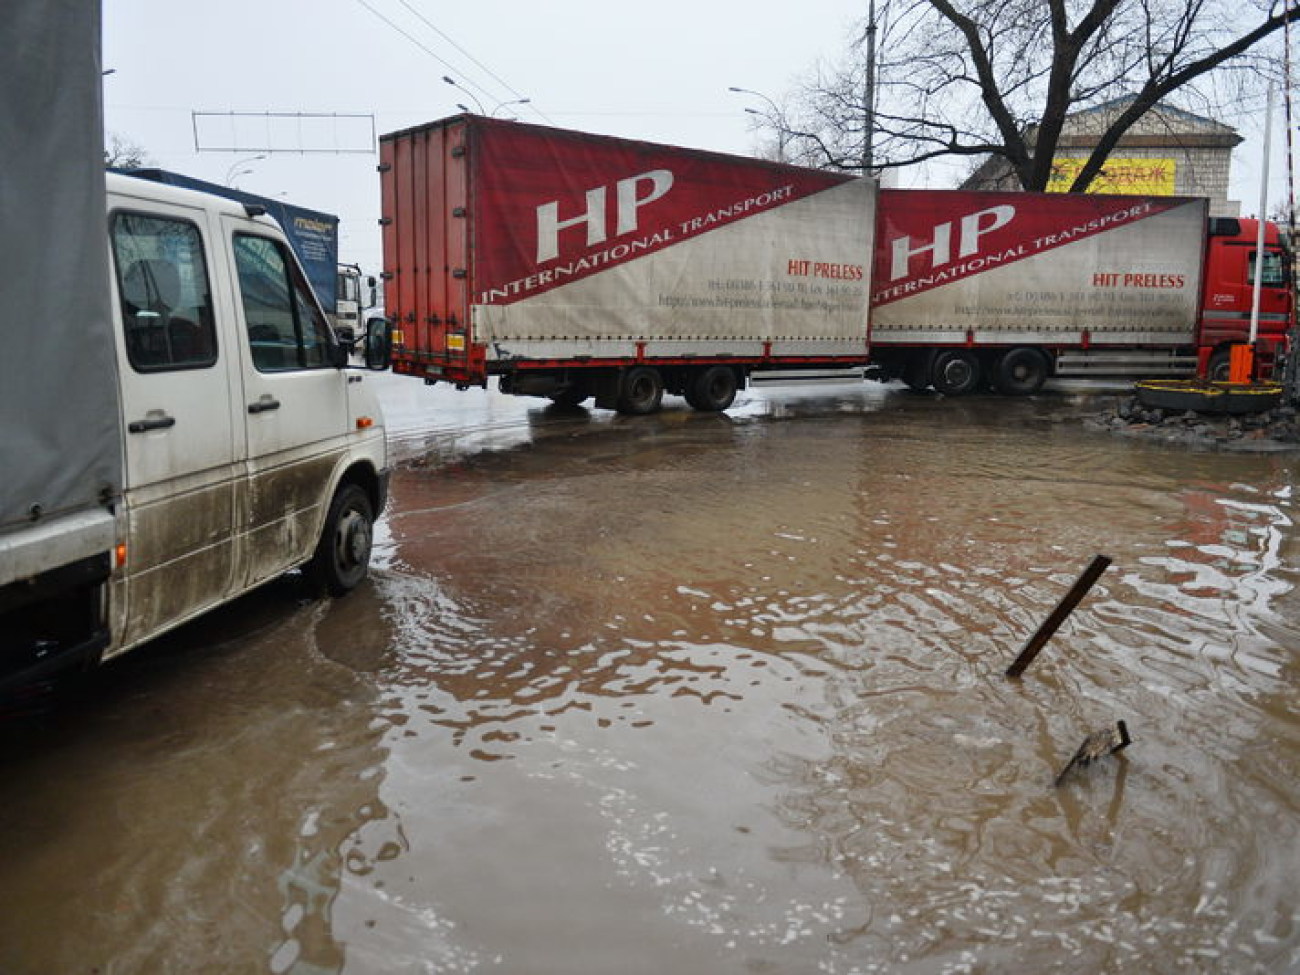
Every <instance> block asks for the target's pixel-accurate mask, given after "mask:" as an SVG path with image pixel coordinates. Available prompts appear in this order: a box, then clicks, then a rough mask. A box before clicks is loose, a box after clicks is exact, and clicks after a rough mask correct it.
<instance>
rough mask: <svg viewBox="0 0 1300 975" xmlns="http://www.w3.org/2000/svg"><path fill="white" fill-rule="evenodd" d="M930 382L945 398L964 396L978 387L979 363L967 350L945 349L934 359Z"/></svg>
mask: <svg viewBox="0 0 1300 975" xmlns="http://www.w3.org/2000/svg"><path fill="white" fill-rule="evenodd" d="M930 381H931V382H932V383H933V384H934V388H935V389H936V390H938V391H939V392H941V393H943V394H944V395H945V396H965V395H966V394H967V393H969V392H972V391H974V390H975V389H977V388H978V387H979V384H980V361H979V359H977V358H976V357H975V353H974V352H971V351H969V350H967V349H946V350H945V351H943V352H940V353H939V354H938V355H936V356H935V357H934V369H933V370H932V371H931V374H930Z"/></svg>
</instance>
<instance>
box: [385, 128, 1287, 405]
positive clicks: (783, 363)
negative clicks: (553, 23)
mask: <svg viewBox="0 0 1300 975" xmlns="http://www.w3.org/2000/svg"><path fill="white" fill-rule="evenodd" d="M380 173H381V176H380V180H381V206H382V216H381V221H380V222H381V224H382V225H383V231H382V232H383V249H384V275H383V276H384V279H385V285H386V287H385V295H386V305H385V309H386V313H387V317H388V319H389V321H390V322H391V323H392V326H393V333H392V337H393V348H392V355H393V359H392V361H393V368H394V370H395V371H397V372H401V373H405V374H408V375H412V376H417V377H420V378H422V379H424V380H425V381H426V382H430V383H435V382H447V383H452V384H455V385H457V386H461V387H468V386H475V385H477V386H485V385H487V383H488V381H489V379H490V378H492V377H496V378H497V381H498V383H499V388H500V389H501V390H502V391H503V392H507V393H513V394H517V395H533V396H547V397H550V398H551V399H553V400H556V401H560V402H568V403H580V402H583V401H584V400H586V399H587V398H589V397H594V399H595V403H596V405H597V406H601V407H612V408H614V409H617V410H620V411H622V412H625V413H645V412H649V411H652V410H654V409H657V408H658V406H659V404H660V401H661V397H662V395H663V393H664V392H665V391H667V392H670V393H676V394H680V395H683V396H684V397H685V398H686V400H687V402H688V403H689V404H690V405H691V406H693V407H695V408H696V409H700V410H722V409H726V408H727V406H729V405H730V404H731V402H732V400H733V398H734V396H735V394H736V391H737V390H738V389H740V388H743V386H744V385H745V384H746V383H747V382H750V381H752V380H757V379H762V378H766V377H781V378H787V379H799V378H808V379H813V378H822V377H825V376H828V375H831V376H852V375H858V376H861V375H864V374H865V375H870V376H874V377H875V378H878V379H882V380H890V379H895V378H901V379H903V380H904V381H906V382H907V383H908V384H909V385H911V386H912V387H914V388H916V389H925V388H927V387H933V388H935V389H937V390H939V391H941V392H943V393H946V394H948V395H960V394H964V393H969V392H971V391H974V390H976V389H983V388H988V387H990V386H991V387H992V388H994V389H996V390H998V391H1000V392H1003V393H1007V394H1026V393H1032V392H1034V391H1036V390H1037V389H1038V388H1039V387H1040V386H1041V385H1042V383H1043V382H1044V380H1046V379H1047V378H1048V377H1050V376H1125V375H1128V376H1154V375H1159V376H1177V375H1191V374H1194V373H1200V374H1201V375H1210V376H1213V377H1215V378H1226V375H1224V374H1225V373H1226V370H1227V362H1228V350H1229V348H1230V346H1231V345H1232V344H1233V343H1239V342H1243V341H1245V340H1246V338H1247V336H1248V334H1249V331H1250V323H1251V318H1252V304H1251V303H1252V298H1253V296H1254V292H1255V288H1254V277H1253V275H1254V269H1255V267H1256V266H1257V265H1258V266H1260V267H1262V275H1263V277H1262V280H1261V282H1260V284H1261V288H1260V289H1259V291H1260V307H1259V309H1258V310H1257V311H1256V315H1257V326H1258V327H1257V344H1258V352H1259V361H1260V363H1261V365H1262V367H1263V368H1264V369H1265V370H1267V369H1268V368H1270V367H1271V366H1272V364H1273V363H1274V362H1275V361H1276V360H1277V357H1278V355H1279V354H1280V353H1281V351H1282V350H1283V349H1284V348H1285V336H1286V333H1287V331H1288V330H1289V328H1290V326H1291V323H1292V320H1293V317H1294V309H1293V299H1292V288H1291V272H1290V259H1289V255H1288V254H1287V251H1286V248H1285V246H1284V245H1283V242H1282V239H1281V237H1280V236H1279V234H1278V230H1277V228H1276V227H1275V226H1273V225H1271V224H1269V225H1267V226H1266V228H1265V230H1266V235H1265V246H1264V253H1263V256H1262V259H1259V258H1258V255H1256V253H1255V252H1256V250H1257V247H1256V243H1255V240H1256V238H1255V234H1256V231H1257V229H1258V224H1257V223H1256V222H1255V221H1253V220H1245V219H1224V218H1210V217H1209V216H1208V214H1207V202H1206V201H1205V200H1203V199H1197V198H1178V197H1131V196H1093V195H1065V194H1045V193H988V192H965V191H955V190H892V189H887V190H879V189H878V188H877V186H876V183H875V181H873V180H870V179H861V178H854V177H851V176H848V175H846V174H842V173H830V172H825V171H821V170H813V169H806V168H801V167H796V166H789V165H785V164H781V163H775V162H769V161H764V160H758V159H752V158H748V157H738V156H729V155H723V154H719V153H711V152H703V151H699V150H693V149H683V148H678V147H673V146H665V145H658V144H653V143H647V142H639V141H634V140H627V139H619V138H610V137H605V136H598V135H591V134H588V133H582V132H574V131H569V130H563V129H557V128H551V127H546V126H538V125H531V124H524V123H519V122H514V121H506V120H500V119H490V118H484V117H481V116H476V115H459V116H455V117H452V118H449V119H443V120H441V121H437V122H434V123H431V124H428V125H423V126H418V127H415V128H411V129H405V130H402V131H400V132H394V133H391V134H388V135H385V136H383V137H381V139H380Z"/></svg>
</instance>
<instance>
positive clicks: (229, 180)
mask: <svg viewBox="0 0 1300 975" xmlns="http://www.w3.org/2000/svg"><path fill="white" fill-rule="evenodd" d="M265 158H266V154H265V153H262V154H261V155H258V156H249V157H248V158H247V159H240V160H238V161H236V162H234V163H232V164H231V166H230V168H229V169H227V170H226V180H225V182H226V185H227V186H233V185H234V182H233V181H234V180H236V179H238V178H239V177H240V176H244V175H247V174H248V173H251V172H252V170H251V169H242V170H239V167H240V166H242V165H244V164H245V163H251V162H257V161H258V160H259V159H265ZM236 170H239V172H236Z"/></svg>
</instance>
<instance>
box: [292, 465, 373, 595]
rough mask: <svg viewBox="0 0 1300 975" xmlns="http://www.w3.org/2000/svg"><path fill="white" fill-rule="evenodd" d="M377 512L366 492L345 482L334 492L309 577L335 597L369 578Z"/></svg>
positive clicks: (310, 563)
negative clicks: (368, 569) (367, 575)
mask: <svg viewBox="0 0 1300 975" xmlns="http://www.w3.org/2000/svg"><path fill="white" fill-rule="evenodd" d="M374 524H375V515H374V511H373V509H372V508H371V506H370V498H369V496H367V494H366V492H365V491H363V490H362V489H361V488H360V487H358V486H357V485H355V484H344V485H343V486H342V487H340V488H339V489H338V491H337V492H335V494H334V500H333V501H331V502H330V509H329V513H328V514H327V515H326V516H325V528H324V529H323V530H322V531H321V536H320V541H319V542H318V543H317V544H316V552H315V554H314V555H313V556H312V558H311V561H310V562H308V563H307V566H306V569H305V573H306V576H307V579H308V580H309V581H310V582H311V583H312V584H313V585H314V586H315V587H316V588H318V589H323V590H325V591H326V592H328V593H329V594H330V595H331V596H342V595H344V594H345V593H348V592H351V591H352V590H353V589H355V588H356V587H357V585H358V583H360V582H361V580H362V579H364V578H365V577H366V570H367V568H368V567H369V565H370V546H371V544H372V541H373V538H374Z"/></svg>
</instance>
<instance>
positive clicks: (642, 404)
mask: <svg viewBox="0 0 1300 975" xmlns="http://www.w3.org/2000/svg"><path fill="white" fill-rule="evenodd" d="M663 398H664V381H663V377H661V376H660V375H659V370H657V369H651V368H650V367H649V366H636V367H634V368H632V369H629V370H628V371H627V372H625V373H624V374H623V378H622V380H621V381H620V382H619V387H618V402H617V404H616V405H615V409H617V410H618V412H620V413H627V414H630V415H632V416H644V415H645V414H646V413H653V412H654V411H655V410H657V409H659V404H660V403H661V402H663Z"/></svg>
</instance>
